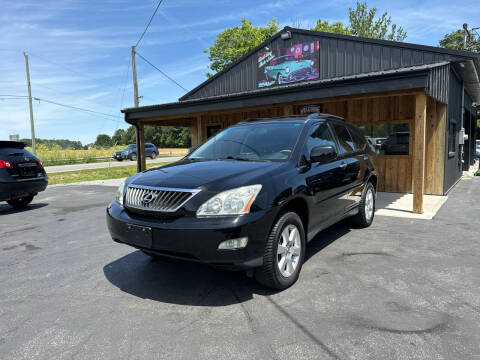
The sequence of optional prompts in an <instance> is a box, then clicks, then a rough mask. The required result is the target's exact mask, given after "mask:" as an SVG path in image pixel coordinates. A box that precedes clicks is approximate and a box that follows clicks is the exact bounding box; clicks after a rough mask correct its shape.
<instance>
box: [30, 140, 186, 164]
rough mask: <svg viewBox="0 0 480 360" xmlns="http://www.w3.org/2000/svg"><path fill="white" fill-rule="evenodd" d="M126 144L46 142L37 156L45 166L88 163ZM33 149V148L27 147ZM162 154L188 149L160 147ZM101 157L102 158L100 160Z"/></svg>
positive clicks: (105, 157) (102, 158) (39, 148)
mask: <svg viewBox="0 0 480 360" xmlns="http://www.w3.org/2000/svg"><path fill="white" fill-rule="evenodd" d="M124 147H125V145H120V146H113V147H111V148H108V149H96V148H91V149H88V150H73V149H61V148H60V146H58V145H55V146H53V147H50V148H49V147H47V146H46V145H45V144H38V146H37V156H38V157H39V158H40V159H41V160H42V161H43V165H44V166H53V165H69V164H86V163H93V162H98V161H106V160H107V159H110V158H111V157H112V155H113V153H114V152H115V151H117V150H121V149H123V148H124ZM27 149H28V150H30V151H32V149H31V148H27ZM158 151H159V153H160V156H165V155H167V156H175V155H176V156H178V155H185V154H186V153H187V151H188V150H187V149H183V148H171V149H169V148H159V149H158ZM99 158H100V159H101V160H99Z"/></svg>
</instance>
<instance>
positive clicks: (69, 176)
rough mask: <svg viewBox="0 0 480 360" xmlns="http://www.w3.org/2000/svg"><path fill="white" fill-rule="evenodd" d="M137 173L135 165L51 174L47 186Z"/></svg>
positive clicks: (116, 177)
mask: <svg viewBox="0 0 480 360" xmlns="http://www.w3.org/2000/svg"><path fill="white" fill-rule="evenodd" d="M165 164H169V162H163V163H156V164H147V169H150V168H151V167H154V166H159V165H165ZM136 172H137V166H136V165H127V166H116V167H111V168H102V169H88V170H77V171H66V172H59V173H52V174H49V175H48V184H49V185H55V184H71V183H75V182H81V181H93V180H108V179H121V178H124V177H129V176H131V175H133V174H135V173H136Z"/></svg>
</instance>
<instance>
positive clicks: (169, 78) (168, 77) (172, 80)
mask: <svg viewBox="0 0 480 360" xmlns="http://www.w3.org/2000/svg"><path fill="white" fill-rule="evenodd" d="M136 54H137V55H138V56H139V57H140V58H141V59H142V60H143V61H145V62H146V63H148V64H149V65H151V66H152V67H153V68H155V69H156V70H158V71H159V72H160V73H161V74H162V75H163V76H165V77H166V78H167V79H168V80H170V81H171V82H173V83H175V84H176V85H177V86H179V87H181V88H182V89H183V90H184V91H186V92H188V90H187V89H185V88H184V87H183V86H182V85H180V84H179V83H178V82H177V81H175V80H174V79H172V78H171V77H170V76H168V75H167V74H165V73H164V72H163V71H162V70H160V69H159V68H158V67H156V66H155V65H153V64H152V63H151V62H150V61H148V60H147V59H145V58H144V57H143V56H142V55H140V54H139V53H138V51H137V52H136Z"/></svg>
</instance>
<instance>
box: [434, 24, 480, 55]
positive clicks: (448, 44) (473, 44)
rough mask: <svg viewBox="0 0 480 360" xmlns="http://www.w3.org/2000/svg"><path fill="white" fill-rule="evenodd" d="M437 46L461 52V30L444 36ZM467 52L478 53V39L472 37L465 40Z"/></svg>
mask: <svg viewBox="0 0 480 360" xmlns="http://www.w3.org/2000/svg"><path fill="white" fill-rule="evenodd" d="M438 44H439V45H440V46H441V47H443V48H447V49H453V50H462V49H463V30H462V29H459V30H456V31H453V32H451V33H448V34H445V36H444V37H443V39H442V40H440V41H439V42H438ZM466 50H469V51H480V39H475V38H474V37H473V36H470V37H468V38H467V48H466Z"/></svg>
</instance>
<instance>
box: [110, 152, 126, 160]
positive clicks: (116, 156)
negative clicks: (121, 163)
mask: <svg viewBox="0 0 480 360" xmlns="http://www.w3.org/2000/svg"><path fill="white" fill-rule="evenodd" d="M113 158H114V159H116V160H124V159H127V158H128V155H127V154H123V153H115V154H113Z"/></svg>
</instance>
